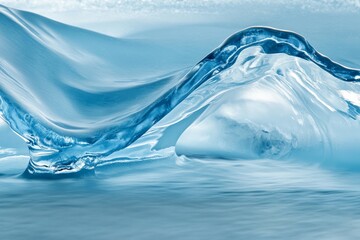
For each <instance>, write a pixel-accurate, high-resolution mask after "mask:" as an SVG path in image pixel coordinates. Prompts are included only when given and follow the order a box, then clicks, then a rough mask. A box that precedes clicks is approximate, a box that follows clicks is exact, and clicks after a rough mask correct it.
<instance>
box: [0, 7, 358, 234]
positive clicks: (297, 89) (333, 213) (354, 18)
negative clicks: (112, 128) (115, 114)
mask: <svg viewBox="0 0 360 240" xmlns="http://www.w3.org/2000/svg"><path fill="white" fill-rule="evenodd" d="M0 3H1V4H5V5H7V6H11V7H16V8H21V9H25V10H30V11H34V12H37V13H40V14H42V15H45V16H47V17H50V18H53V19H56V20H59V21H61V22H65V23H68V24H71V25H75V26H78V27H82V28H86V29H89V30H92V31H95V33H94V32H87V31H84V30H80V29H77V28H73V27H67V26H64V25H62V24H58V23H53V22H51V21H48V20H46V19H44V18H42V17H39V16H34V15H32V14H29V13H23V12H15V13H17V14H18V15H19V16H20V18H16V17H15V21H14V18H12V20H11V21H9V18H8V17H9V15H6V14H7V13H5V14H2V15H1V16H2V17H1V20H0V31H2V33H3V34H1V36H0V39H1V41H0V46H2V52H1V55H0V58H1V59H2V60H4V59H6V62H7V63H5V62H4V61H2V62H1V63H0V66H1V67H2V68H6V70H7V71H9V72H11V71H10V65H15V66H16V67H15V68H13V69H12V72H11V73H14V74H13V75H12V76H16V78H15V79H17V80H21V81H17V83H24V82H26V81H28V82H29V83H32V82H33V81H34V82H36V80H37V81H38V83H40V84H37V85H33V84H28V85H26V89H27V90H30V89H31V91H27V90H26V91H22V92H21V89H22V88H21V87H19V85H17V86H16V87H15V88H13V87H14V85H13V84H10V85H11V87H12V88H11V89H12V91H13V92H12V94H15V95H16V96H17V97H19V96H22V97H24V98H25V97H26V99H25V100H24V99H21V98H18V101H19V102H21V106H26V109H27V111H29V112H30V111H32V112H33V113H43V115H41V114H39V115H37V117H36V119H41V120H42V124H43V125H46V126H47V129H49V127H50V128H51V129H53V130H55V129H56V131H57V133H59V132H62V131H63V130H64V129H65V130H67V131H65V132H67V134H68V133H71V134H70V135H71V136H72V137H74V136H76V138H78V137H79V138H81V142H80V144H85V145H87V144H88V143H89V142H90V143H92V142H91V141H92V140H94V139H96V138H97V135H96V134H93V133H95V132H97V131H98V129H102V128H101V126H104V125H101V124H105V125H106V124H107V123H109V122H112V123H114V122H113V121H114V118H111V114H110V113H111V112H112V111H107V110H109V109H110V110H111V109H112V108H113V107H114V108H115V109H116V108H117V106H120V105H121V103H119V102H116V101H114V102H113V101H110V102H107V103H112V104H103V103H101V104H100V102H101V101H100V102H99V103H98V104H99V105H98V108H96V104H95V105H94V102H90V101H78V100H77V99H71V98H68V96H66V95H65V94H63V93H64V92H67V90H68V88H63V86H64V85H61V86H59V85H57V84H56V83H58V82H62V83H66V84H67V85H69V86H71V87H72V88H73V89H74V88H75V89H76V88H78V89H81V90H82V91H85V92H91V93H94V91H102V92H107V93H108V91H109V90H111V89H112V90H115V89H116V90H117V91H118V90H119V88H120V89H121V86H123V84H124V85H127V87H129V84H130V85H132V84H134V83H136V84H137V83H139V82H140V85H142V84H144V83H147V82H151V83H156V84H158V85H156V86H157V87H158V89H167V87H169V88H171V87H172V86H173V85H171V84H176V83H178V81H179V80H180V79H181V78H182V77H183V76H184V75H185V74H186V72H187V71H188V70H189V69H191V68H193V67H194V65H195V64H196V63H197V62H199V61H201V60H202V59H203V58H204V57H205V56H207V55H208V54H209V53H210V52H212V50H213V49H214V48H216V47H217V46H219V44H221V42H222V41H224V40H225V39H226V38H227V37H229V36H231V35H232V34H233V33H235V32H238V31H239V30H242V29H244V28H247V27H250V26H255V25H262V26H270V27H275V28H280V29H287V30H291V31H293V32H296V33H299V34H301V35H303V36H304V37H306V40H308V41H309V42H310V43H311V44H312V46H314V48H315V49H316V50H318V51H320V52H321V53H324V54H326V55H327V56H328V57H329V58H330V59H331V60H333V61H335V62H338V63H341V64H343V65H344V66H347V67H352V68H359V66H360V62H359V58H358V54H359V52H360V47H359V45H358V44H357V43H358V40H359V39H360V35H359V31H360V25H359V24H358V23H359V20H358V19H359V14H358V7H359V3H358V1H316V2H315V1H292V2H291V3H287V2H285V1H221V2H218V1H216V2H215V1H196V2H193V1H192V2H190V1H136V4H135V3H134V1H0ZM269 9H271V10H272V11H269ZM2 11H4V10H2ZM4 16H5V17H4ZM10 18H11V17H10ZM5 19H6V20H5ZM19 19H20V21H18V20H19ZM21 20H25V21H21ZM9 24H10V25H9ZM28 24H30V28H29V25H28ZM4 26H10V28H6V27H4ZM24 29H25V31H24ZM26 29H32V30H34V31H26ZM64 29H66V31H70V32H71V34H63V33H64V32H63V30H64ZM24 32H25V33H26V34H25V35H24V36H23V37H24V38H23V40H25V42H26V43H29V44H30V43H31V47H28V48H27V47H26V44H25V45H24V44H20V43H21V38H14V37H10V36H15V35H17V36H19V35H22V34H24ZM99 33H102V34H105V35H101V34H99ZM29 36H30V37H29ZM51 36H53V38H52V37H51ZM79 36H83V38H81V37H79ZM90 36H91V38H90ZM108 36H111V37H108ZM79 38H81V41H80V40H78V39H79ZM6 39H10V40H6ZM91 39H93V40H91ZM77 41H78V42H77ZM103 41H106V43H107V44H106V46H110V47H112V48H111V50H114V49H117V50H119V52H118V51H111V50H110V49H109V48H101V49H102V50H101V51H100V47H99V46H102V43H103ZM76 42H77V43H76ZM91 43H94V47H90V46H91ZM17 44H18V46H17V47H16V48H13V46H16V45H17ZM72 44H74V45H72ZM39 46H40V49H38V48H37V47H39ZM74 46H75V47H74ZM0 48H1V47H0ZM14 50H16V51H18V52H16V54H12V53H11V52H12V51H14ZM21 50H22V51H21ZM230 50H231V49H230ZM120 52H121V53H126V54H123V55H122V54H121V53H120ZM13 53H15V52H13ZM31 53H36V54H31ZM98 54H100V57H99V55H98ZM111 56H112V57H111ZM114 59H116V61H113V60H114ZM30 60H31V61H30ZM9 62H11V64H9ZM54 62H55V63H58V64H53V63H54ZM15 63H16V64H15ZM134 63H135V64H134ZM32 66H36V69H32V68H31V67H32ZM40 66H41V67H40ZM109 66H111V67H109ZM118 66H119V68H117V67H118ZM124 66H125V67H124ZM108 67H109V68H108ZM70 69H72V71H69V70H70ZM37 70H39V71H37ZM23 73H29V74H23ZM64 73H65V74H64ZM98 75H100V76H101V77H104V82H106V84H98V85H96V84H95V83H97V81H102V79H101V80H100V79H99V78H98ZM31 76H33V77H34V78H31ZM79 76H83V80H84V81H82V82H81V81H80V80H81V79H82V77H79ZM358 78H359V77H356V76H355V75H354V76H353V79H354V80H358ZM34 79H35V80H34ZM49 79H50V80H49ZM71 79H76V81H72V80H71ZM115 79H116V80H115ZM23 80H26V81H23ZM343 80H344V79H343ZM77 81H80V83H81V84H77V85H75V86H74V83H75V82H77ZM117 81H118V82H120V83H121V84H119V85H116V84H115V82H117ZM8 83H9V82H7V83H6V82H5V81H4V79H1V84H2V85H1V86H2V87H1V90H4V89H3V86H5V85H6V84H8ZM43 83H44V84H46V88H45V87H44V89H43V90H40V89H39V86H40V88H41V86H42V84H43ZM162 83H168V84H169V85H167V84H162ZM66 84H65V85H66ZM7 86H9V85H7ZM132 86H133V85H132ZM358 88H359V86H358V84H357V83H349V82H344V81H342V80H339V76H337V77H336V76H333V75H331V74H329V72H326V71H324V70H323V69H322V68H320V67H319V66H318V65H316V64H314V62H311V61H308V60H301V59H299V58H298V57H294V56H289V55H285V54H271V55H269V54H265V53H264V52H261V51H259V48H257V47H252V48H248V50H247V51H245V52H243V53H242V54H240V55H239V56H238V58H237V62H236V64H234V65H233V67H230V68H229V69H228V70H227V71H223V72H222V73H221V74H218V75H217V77H215V78H212V79H211V80H210V81H207V82H206V83H205V84H202V85H201V86H198V87H197V89H196V90H195V91H191V94H190V95H189V96H187V97H186V98H185V99H184V100H183V101H181V102H180V103H179V105H178V106H177V107H176V108H175V109H174V111H171V112H170V113H168V114H167V115H166V116H165V117H164V118H163V119H162V120H160V121H159V122H158V123H157V124H155V125H153V126H152V127H151V128H150V129H149V130H148V131H147V132H146V133H144V134H143V135H142V136H141V137H140V138H138V139H137V140H136V141H135V142H133V143H132V144H130V145H129V146H128V147H126V148H125V149H122V150H120V151H115V152H112V153H111V154H110V155H107V156H104V157H102V158H100V159H101V161H99V162H98V163H97V164H96V165H97V167H96V168H94V169H95V170H94V171H95V176H84V175H78V176H73V177H74V178H73V179H64V180H58V181H48V180H44V179H41V178H43V177H41V176H43V175H40V176H39V177H40V180H30V179H28V178H23V177H20V174H21V173H22V172H23V171H24V169H25V168H26V166H27V163H28V160H29V156H28V155H29V154H28V150H27V147H26V144H24V140H23V139H20V138H19V137H18V136H17V135H15V134H14V133H13V132H12V131H11V130H10V129H9V127H8V125H7V124H4V123H2V122H1V123H0V176H1V177H0V195H1V203H0V229H1V231H0V238H1V239H39V238H46V239H63V238H79V239H83V238H85V239H114V238H121V239H169V238H171V239H224V238H225V239H228V238H229V239H230V238H231V239H233V238H234V239H239V238H240V239H293V238H297V239H358V238H359V237H360V232H359V230H358V227H357V226H358V225H359V221H358V218H359V211H358V209H359V201H360V200H359V199H360V194H359V188H358V185H359V181H358V179H359V176H358V166H359V164H358V157H357V156H358V147H357V143H358V142H359V141H358V137H357V135H358V134H356V133H357V131H358V128H359V126H358V117H357V115H358V113H359V111H358V107H359V105H360V104H359V103H360V101H359V91H358ZM14 89H17V90H16V91H15V90H14ZM64 89H66V91H63V90H64ZM7 90H9V89H7ZM50 90H51V91H50ZM152 90H153V91H149V93H150V95H149V96H148V92H146V93H143V95H141V91H140V92H138V93H139V94H140V95H139V96H148V97H149V99H150V100H149V99H143V98H140V99H132V98H123V99H122V100H124V101H129V102H127V104H128V105H130V104H129V103H131V102H133V101H139V103H140V105H143V104H145V105H147V104H150V102H151V100H152V99H153V98H152V97H155V98H157V97H158V95H157V94H158V92H156V88H154V89H152ZM17 91H20V92H21V94H17V93H19V92H17ZM136 92H137V91H136ZM30 93H31V94H30ZM151 93H154V94H153V95H152V94H151ZM30 95H31V96H30ZM2 96H3V95H2ZM71 96H74V95H72V94H71ZM119 96H120V97H122V96H124V95H123V94H119ZM133 96H135V95H134V94H131V97H133ZM31 97H33V99H32V100H29V99H31ZM55 97H56V98H55ZM38 98H39V99H42V100H44V99H46V101H38V102H36V101H33V100H34V99H38ZM55 99H61V101H55ZM96 99H99V98H96ZM69 100H70V102H71V104H70V102H69ZM87 100H89V99H87ZM102 100H104V99H103V98H102ZM30 102H32V103H34V104H30ZM75 103H76V104H75ZM90 103H91V104H90ZM88 104H90V105H91V107H94V106H95V108H91V107H90V106H89V105H88ZM104 105H105V108H104V109H105V113H106V114H100V113H101V112H98V111H99V110H100V109H101V107H102V106H104ZM140 105H138V106H134V105H133V106H132V107H131V108H127V109H124V108H121V109H118V111H119V113H123V114H124V115H126V114H128V113H131V111H138V110H141V106H140ZM45 106H46V107H45ZM84 108H85V109H87V110H89V111H83V112H82V111H81V110H82V109H84ZM74 114H78V115H77V117H74V116H75V115H74ZM19 116H20V117H23V116H24V115H23V114H22V113H21V114H20V115H19ZM46 116H47V117H46ZM17 117H18V116H12V117H11V118H8V119H16V118H17ZM99 117H100V118H101V119H106V120H105V121H103V122H101V121H99ZM119 119H120V120H121V118H119ZM119 119H117V120H119ZM56 120H61V121H56ZM69 120H70V121H69ZM92 121H93V122H97V124H91V123H92ZM100 122H101V123H100ZM60 123H62V124H60ZM64 123H66V124H64ZM69 123H70V124H69ZM71 124H72V130H69V128H67V127H68V126H69V125H71ZM13 126H14V125H13ZM80 126H83V129H82V130H80V129H79V127H80ZM22 127H23V125H22ZM84 129H85V130H84ZM38 130H39V128H36V131H38ZM40 130H41V129H40ZM87 131H90V132H91V138H90V139H88V138H87V137H86V136H87V135H86V134H84V135H83V133H86V132H87ZM103 133H105V134H106V132H103ZM103 133H100V135H102V134H103ZM30 136H31V135H30ZM84 136H85V137H84ZM110 138H111V136H110ZM41 139H45V140H46V141H45V145H42V146H43V147H44V146H49V144H50V145H51V144H52V143H51V141H49V140H51V139H55V138H54V135H49V136H47V137H46V138H41ZM34 141H37V139H34ZM70 142H71V141H70ZM112 144H113V143H111V144H109V145H107V146H103V145H101V147H100V148H98V147H94V148H93V146H92V145H89V146H90V147H88V148H86V151H90V152H91V151H94V152H98V151H99V150H101V149H109V148H108V147H110V146H114V145H112ZM117 144H118V143H117ZM82 146H83V145H82ZM98 146H100V145H98ZM81 148H82V147H81ZM81 148H80V150H79V149H73V150H74V151H73V150H71V151H68V152H67V153H66V154H65V156H74V153H75V155H77V153H79V152H82V153H83V152H84V148H82V149H81ZM37 150H38V149H32V154H33V155H32V157H33V158H37V159H42V160H46V161H45V162H46V163H48V160H51V159H55V158H52V157H53V156H54V152H53V149H52V150H51V149H50V150H49V149H48V150H49V152H44V149H40V151H37ZM110 152H111V151H110ZM174 153H177V154H178V155H181V154H185V155H186V156H177V155H175V154H174ZM60 155H61V154H60ZM49 156H50V157H49ZM55 156H56V154H55ZM62 156H64V155H62ZM42 157H44V158H42ZM65 159H68V158H67V157H66V158H65ZM58 160H59V159H58ZM83 160H84V161H78V162H76V164H75V169H79V168H81V167H84V166H86V164H88V163H90V162H91V160H92V159H83ZM87 160H90V161H89V162H87ZM43 163H44V162H43ZM64 163H65V165H66V164H67V163H68V162H64ZM89 166H90V167H91V168H92V167H94V166H93V165H91V164H90V165H89ZM54 167H55V169H57V168H56V167H57V166H56V165H55V166H54ZM72 167H74V166H72ZM70 169H71V168H70ZM48 170H49V168H47V167H45V169H44V171H45V172H47V171H48ZM60 172H65V173H66V172H67V169H61V171H60ZM60 175H61V174H60ZM47 176H48V175H47ZM80 177H83V178H80ZM60 226H61V227H60Z"/></svg>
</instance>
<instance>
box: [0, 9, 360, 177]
mask: <svg viewBox="0 0 360 240" xmlns="http://www.w3.org/2000/svg"><path fill="white" fill-rule="evenodd" d="M0 22H1V26H0V78H1V82H0V112H1V117H2V118H3V119H4V120H5V121H6V122H7V123H8V124H9V125H10V127H11V128H12V129H13V130H14V131H15V132H16V133H17V134H19V135H20V136H21V137H22V138H23V139H24V140H25V141H26V142H27V144H28V147H29V150H30V157H31V160H30V163H29V167H28V169H27V173H29V174H62V173H76V172H79V171H81V170H89V171H92V170H93V169H94V168H95V167H96V166H98V165H106V164H110V163H115V162H124V161H138V160H144V159H153V158H159V157H168V156H171V155H172V154H174V150H176V151H177V153H178V154H188V155H197V156H213V157H224V158H233V157H236V158H261V157H267V158H281V157H284V156H290V155H291V156H297V155H299V156H305V155H306V154H308V155H309V154H310V155H311V157H316V158H318V157H321V156H327V157H329V155H326V154H328V153H329V151H330V153H331V154H333V152H334V149H335V152H336V153H338V154H341V153H342V151H345V150H346V149H347V148H349V147H351V144H348V142H350V143H352V144H353V141H357V140H358V139H357V136H354V137H353V138H349V137H346V138H345V137H344V138H341V137H339V133H341V132H342V133H345V132H353V131H355V130H357V129H358V128H359V122H358V121H357V116H358V113H359V112H360V109H359V106H360V101H359V99H360V95H359V94H358V93H359V92H360V91H359V90H360V89H359V86H358V84H357V83H356V82H357V81H358V80H359V79H360V71H359V70H356V69H350V68H347V67H344V66H341V65H339V64H337V63H334V62H333V61H331V60H330V59H328V58H327V57H325V56H323V55H321V54H320V53H318V52H316V51H315V50H314V48H313V47H311V46H310V44H309V43H308V42H307V41H306V40H305V39H304V38H303V37H302V36H300V35H298V34H296V33H293V32H287V31H281V30H276V29H272V28H266V27H252V28H248V29H245V30H243V31H240V32H238V33H236V34H234V35H232V36H231V37H229V38H228V39H227V40H226V41H225V42H224V43H223V44H222V45H221V46H219V47H218V48H217V49H215V50H214V51H213V52H211V53H210V54H209V55H208V56H206V57H205V58H204V59H203V60H202V61H200V62H199V63H198V64H196V65H195V66H194V67H193V68H192V69H191V70H189V71H188V72H187V73H186V74H185V72H184V71H179V72H176V73H169V74H168V75H165V76H160V77H145V76H141V75H139V76H136V78H134V77H131V76H130V75H129V72H127V71H128V69H127V68H132V67H133V68H134V67H138V69H141V67H142V66H140V67H139V64H141V62H140V63H139V61H141V60H143V61H146V60H147V61H155V60H156V61H158V63H159V64H161V61H162V60H161V56H160V57H159V56H154V55H151V56H147V55H146V54H143V55H137V54H138V52H139V51H134V48H137V47H138V46H137V45H135V46H133V45H131V43H129V42H126V41H124V40H120V39H116V38H112V37H108V36H104V35H101V34H97V33H94V32H90V31H86V30H82V29H78V28H75V27H70V26H67V25H63V24H61V23H58V22H54V21H51V20H49V19H46V18H43V17H40V16H38V15H35V14H31V13H26V12H21V11H15V10H11V9H8V8H5V7H0ZM124 55H125V56H128V57H126V58H124ZM144 56H147V58H148V59H145V60H144V59H141V58H144ZM139 59H140V60H139ZM124 66H126V67H124ZM145 67H146V66H145V65H144V68H145ZM132 70H133V69H132ZM339 123H340V125H339ZM352 135H354V134H352ZM341 144H343V145H345V146H346V147H345V148H341V147H339V148H337V147H334V145H335V146H341ZM333 155H334V154H333ZM335 155H336V154H335ZM335 155H334V156H335Z"/></svg>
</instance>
